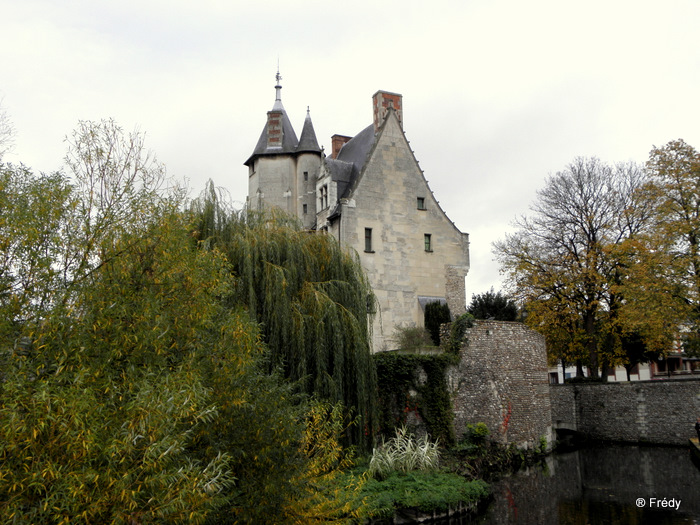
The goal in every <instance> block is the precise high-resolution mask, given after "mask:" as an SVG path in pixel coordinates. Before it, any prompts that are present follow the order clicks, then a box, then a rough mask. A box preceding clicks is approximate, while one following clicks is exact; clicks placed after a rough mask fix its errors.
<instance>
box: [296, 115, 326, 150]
mask: <svg viewBox="0 0 700 525" xmlns="http://www.w3.org/2000/svg"><path fill="white" fill-rule="evenodd" d="M297 151H298V152H302V151H312V152H314V153H321V148H320V147H319V145H318V140H316V132H315V131H314V125H313V124H312V123H311V114H310V113H309V109H308V108H306V118H305V119H304V127H303V128H302V130H301V137H300V138H299V144H298V145H297Z"/></svg>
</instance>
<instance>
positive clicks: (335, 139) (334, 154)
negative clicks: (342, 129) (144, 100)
mask: <svg viewBox="0 0 700 525" xmlns="http://www.w3.org/2000/svg"><path fill="white" fill-rule="evenodd" d="M351 138H352V137H346V136H345V135H338V134H335V135H333V136H332V137H331V147H332V151H331V158H332V159H335V158H338V153H340V148H342V147H343V146H344V145H345V143H346V142H348V141H349V140H350V139H351Z"/></svg>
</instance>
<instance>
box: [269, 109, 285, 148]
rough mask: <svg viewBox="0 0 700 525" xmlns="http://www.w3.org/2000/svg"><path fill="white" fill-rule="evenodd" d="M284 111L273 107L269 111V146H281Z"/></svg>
mask: <svg viewBox="0 0 700 525" xmlns="http://www.w3.org/2000/svg"><path fill="white" fill-rule="evenodd" d="M283 133H284V131H283V130H282V111H281V110H279V109H273V110H272V111H268V112H267V147H268V148H281V147H282V140H283V138H284V137H283Z"/></svg>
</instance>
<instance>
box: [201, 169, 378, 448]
mask: <svg viewBox="0 0 700 525" xmlns="http://www.w3.org/2000/svg"><path fill="white" fill-rule="evenodd" d="M192 209H193V212H194V213H195V215H196V216H197V217H198V223H197V224H198V227H197V232H198V238H199V239H201V240H202V241H203V242H205V243H207V244H208V245H209V246H211V247H212V248H215V249H216V250H219V251H220V252H221V253H223V254H225V256H226V258H227V260H228V262H229V264H230V265H231V271H232V273H233V275H234V276H235V277H236V283H235V286H234V287H233V288H232V294H231V297H230V301H231V302H232V303H235V304H238V305H242V306H244V307H245V308H246V309H247V310H248V312H249V313H250V315H251V318H252V319H253V320H254V321H255V322H257V323H258V324H259V325H260V327H261V334H262V339H263V342H264V343H265V344H266V346H267V348H268V354H267V356H268V360H269V361H268V362H269V367H270V370H274V369H280V370H282V373H283V375H284V376H285V377H286V378H288V379H290V380H292V381H297V382H299V383H300V384H301V385H302V387H303V390H304V391H305V392H306V393H307V394H309V395H315V396H317V397H319V398H320V399H323V400H327V401H330V402H331V403H336V402H341V403H343V405H344V406H345V407H346V408H347V409H348V410H349V412H348V414H347V417H348V418H351V417H354V416H353V414H354V415H356V416H358V417H359V421H360V423H359V425H357V426H355V427H351V428H349V430H348V434H347V435H346V439H347V440H348V441H349V443H354V444H356V445H358V446H360V447H361V448H365V447H369V446H370V444H371V434H372V433H373V429H374V427H375V426H376V422H375V421H376V415H375V413H376V407H375V391H376V374H375V371H374V367H373V366H372V362H371V359H370V346H369V345H370V340H371V334H370V327H371V316H370V313H369V312H371V311H372V310H373V308H372V303H373V301H374V296H373V294H372V290H371V287H370V285H369V282H368V280H367V278H366V276H365V274H364V271H363V269H362V266H361V264H360V262H359V258H358V257H357V254H355V253H349V252H347V251H345V250H343V248H341V246H340V244H339V243H338V242H337V240H336V239H335V238H333V237H332V236H329V235H323V234H320V233H319V234H312V233H309V232H308V231H305V230H303V229H302V228H301V226H300V225H299V224H298V223H297V222H296V221H295V220H293V219H291V218H289V217H287V216H285V215H276V214H264V215H259V214H257V213H253V212H250V211H249V212H248V213H245V214H244V213H236V212H234V211H233V210H232V209H231V208H230V206H229V205H228V204H227V202H226V201H225V200H223V199H222V198H221V195H220V193H217V192H216V190H215V189H214V187H213V185H212V184H211V183H210V184H209V185H208V187H207V189H206V190H205V192H204V194H203V195H202V196H201V197H200V199H198V200H197V201H196V202H195V203H193V206H192Z"/></svg>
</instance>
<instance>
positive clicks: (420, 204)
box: [417, 197, 425, 210]
mask: <svg viewBox="0 0 700 525" xmlns="http://www.w3.org/2000/svg"><path fill="white" fill-rule="evenodd" d="M417 201H418V209H419V210H424V209H425V197H418V199H417Z"/></svg>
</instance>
